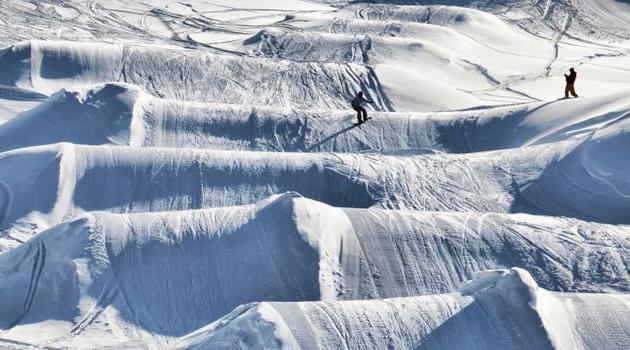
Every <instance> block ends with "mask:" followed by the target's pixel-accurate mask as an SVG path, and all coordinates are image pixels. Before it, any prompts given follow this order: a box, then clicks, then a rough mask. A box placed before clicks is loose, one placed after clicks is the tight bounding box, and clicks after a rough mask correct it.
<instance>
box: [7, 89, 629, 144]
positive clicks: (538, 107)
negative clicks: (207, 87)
mask: <svg viewBox="0 0 630 350" xmlns="http://www.w3.org/2000/svg"><path fill="white" fill-rule="evenodd" d="M627 96H628V94H627V92H623V93H614V94H607V95H602V96H597V97H587V98H583V99H579V100H572V101H570V100H560V101H552V102H537V103H529V104H519V105H515V106H507V107H494V108H480V109H475V110H465V111H457V112H432V113H400V112H397V113H392V112H389V113H381V112H374V113H371V116H372V117H373V119H372V120H371V121H370V123H367V124H363V125H361V126H360V127H359V126H356V125H353V124H352V123H353V122H354V121H355V116H354V113H353V112H346V111H341V110H300V109H289V108H279V107H249V106H243V105H232V104H216V103H202V102H190V101H181V100H173V99H162V98H156V97H153V96H150V95H149V94H147V93H145V92H143V91H142V90H141V89H140V88H139V87H137V86H134V85H127V84H121V83H105V84H97V85H88V86H80V87H74V88H68V89H63V90H61V91H59V92H57V93H55V94H54V95H53V96H52V97H50V98H49V99H48V100H47V101H46V102H45V103H42V104H41V105H40V106H37V107H36V108H34V109H32V110H29V111H27V112H24V113H22V114H20V115H19V116H18V117H16V118H14V119H13V120H11V121H10V122H7V123H5V124H3V125H0V150H1V151H6V150H11V149H16V148H20V147H29V146H38V145H45V144H50V143H56V142H72V143H75V144H87V145H99V144H111V145H131V146H145V147H146V146H151V147H155V146H158V147H186V148H207V149H225V150H230V149H231V150H251V151H273V152H278V151H280V152H282V151H288V152H295V151H298V152H321V151H333V152H344V153H345V152H358V151H374V152H384V153H389V154H395V153H401V152H402V153H404V152H412V153H413V152H416V153H417V152H420V151H422V150H424V151H425V152H428V153H431V152H436V151H442V152H448V153H467V152H478V151H487V150H498V149H505V148H517V147H521V146H524V145H532V144H544V143H552V142H558V141H564V140H569V139H579V138H584V137H588V136H589V135H591V134H593V133H594V132H596V131H597V130H599V129H601V128H605V127H607V126H609V125H612V124H614V123H616V122H617V121H622V120H623V119H625V118H626V117H627V116H628V114H627V113H628V111H629V110H630V99H629V98H628V97H627Z"/></svg>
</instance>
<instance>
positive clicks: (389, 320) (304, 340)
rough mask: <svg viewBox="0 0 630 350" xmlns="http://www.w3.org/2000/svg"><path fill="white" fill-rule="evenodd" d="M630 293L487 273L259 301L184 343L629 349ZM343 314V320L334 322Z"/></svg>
mask: <svg viewBox="0 0 630 350" xmlns="http://www.w3.org/2000/svg"><path fill="white" fill-rule="evenodd" d="M628 302H629V299H628V296H626V295H611V294H599V295H594V294H567V293H552V292H549V291H546V290H544V289H542V288H539V287H538V286H537V285H536V283H535V282H534V281H533V279H532V278H531V276H530V275H529V274H528V273H527V272H526V271H524V270H521V269H518V268H515V269H510V270H495V271H487V272H483V273H480V274H478V275H477V276H476V278H475V279H474V280H472V281H471V282H469V283H468V284H465V285H463V286H462V287H461V289H460V290H459V291H458V292H455V293H451V294H442V295H427V296H421V297H413V298H403V299H386V300H370V301H344V302H328V303H322V302H300V303H273V302H272V303H260V304H253V305H248V306H245V307H242V308H239V309H236V310H235V311H234V312H233V313H231V314H229V315H227V316H225V318H223V319H221V320H219V321H217V322H216V323H214V324H211V325H209V326H207V327H205V328H203V329H201V330H199V331H197V332H194V333H193V334H190V335H188V336H186V337H184V338H182V339H181V340H180V341H179V342H178V343H176V346H175V348H178V349H206V348H214V349H245V348H250V347H257V346H265V347H269V348H281V347H282V348H304V347H308V348H317V349H332V348H335V349H366V348H368V349H372V348H405V349H461V348H480V349H481V348H483V349H505V348H510V349H531V348H536V349H565V348H566V349H589V348H593V347H598V346H605V347H606V348H607V349H624V348H626V347H628V346H629V345H630V343H628V339H627V337H624V336H618V334H627V333H628V332H630V325H629V324H628V323H624V322H621V323H620V320H623V319H627V318H628V317H630V308H629V307H628ZM333 324H334V326H332V325H333Z"/></svg>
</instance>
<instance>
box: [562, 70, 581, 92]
mask: <svg viewBox="0 0 630 350" xmlns="http://www.w3.org/2000/svg"><path fill="white" fill-rule="evenodd" d="M569 72H570V73H569V75H566V74H565V75H564V78H565V79H566V81H567V86H566V88H564V98H569V93H571V95H573V97H578V95H577V94H576V93H575V78H577V73H576V72H575V69H573V68H571V69H569Z"/></svg>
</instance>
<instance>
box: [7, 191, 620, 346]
mask: <svg viewBox="0 0 630 350" xmlns="http://www.w3.org/2000/svg"><path fill="white" fill-rule="evenodd" d="M629 240H630V231H629V230H628V227H625V226H616V227H615V226H602V225H596V224H591V223H588V222H580V221H578V220H571V219H555V218H545V219H544V220H540V219H539V218H537V217H535V216H528V215H500V214H494V215H479V214H458V213H421V212H409V211H388V210H373V209H339V208H334V207H330V206H328V205H325V204H322V203H318V202H315V201H312V200H309V199H306V198H302V197H300V196H298V195H297V194H293V193H285V194H283V195H280V196H275V197H272V198H269V199H267V200H264V201H262V202H259V203H257V204H255V205H247V206H237V207H227V208H217V209H203V210H194V211H180V212H165V213H136V214H105V213H93V214H87V215H84V216H83V217H82V218H80V219H77V220H74V221H71V222H67V223H63V224H60V225H58V226H55V227H53V228H52V229H50V230H48V231H45V232H43V233H41V234H40V235H38V236H37V237H35V238H34V239H32V240H30V241H29V242H27V243H25V244H24V245H22V246H20V247H18V248H16V249H13V250H11V251H10V252H8V253H5V254H3V255H2V256H0V261H1V262H2V264H0V266H2V270H0V272H1V273H2V275H3V276H4V277H3V280H2V283H1V284H0V290H2V291H3V295H5V296H6V298H4V299H3V300H2V301H0V303H1V305H2V307H3V310H6V312H5V313H3V315H2V318H0V322H1V325H2V327H3V328H7V327H9V328H11V327H13V328H12V329H11V330H10V331H9V334H12V333H18V334H19V333H20V332H28V331H29V330H33V329H34V328H32V327H38V326H37V323H35V322H33V321H34V320H33V319H32V318H31V317H36V316H35V315H40V314H42V313H45V314H46V315H49V316H48V317H50V318H53V319H56V320H59V321H60V322H61V324H59V325H58V326H57V328H63V329H64V330H65V331H64V332H70V333H72V334H74V335H75V336H77V335H81V334H82V332H83V331H84V330H85V329H86V328H89V327H90V325H91V324H92V323H94V322H96V323H98V322H102V320H103V317H106V315H113V314H116V315H117V316H116V320H115V321H114V320H111V322H114V323H116V322H118V323H120V327H123V326H124V325H125V324H132V325H133V326H135V327H141V328H142V329H143V330H146V331H148V332H150V333H153V334H155V335H159V336H162V337H166V338H173V337H177V336H182V335H185V334H186V333H188V332H192V331H194V330H196V329H198V328H200V327H202V326H204V325H206V324H208V323H211V322H213V321H215V320H217V319H219V318H220V317H221V316H222V315H225V314H227V313H229V312H230V311H231V310H232V309H233V308H235V307H237V306H238V305H241V304H246V303H250V302H258V301H304V300H311V301H315V300H324V301H336V300H355V299H375V298H392V297H407V296H414V295H423V294H432V293H439V292H449V291H452V290H454V289H456V288H457V287H458V286H459V285H460V284H461V283H462V282H464V281H466V280H468V279H470V278H472V277H473V276H474V275H475V273H476V272H478V271H482V270H488V269H496V268H505V267H507V266H521V267H523V268H526V269H527V270H528V271H531V272H532V275H533V278H532V277H529V278H530V279H532V281H534V280H535V281H537V282H538V284H540V285H542V286H544V287H546V288H548V289H551V290H556V291H583V292H584V291H597V292H604V291H608V292H611V291H614V292H621V291H627V290H628V288H630V276H629V275H628V273H627V271H628V266H629V264H630V260H628V257H627V255H624V254H625V253H626V251H625V250H624V249H623V248H622V247H624V246H626V245H627V244H629V243H630V242H628V241H629ZM147 262H150V263H147ZM39 266H45V269H43V270H42V269H41V268H39ZM33 271H35V274H33V273H32V272H33ZM191 274H192V275H194V276H207V278H201V279H198V278H190V275H191ZM243 276H247V277H246V278H244V277H243ZM216 281H221V282H220V283H216ZM532 283H534V284H535V283H536V282H532ZM469 289H470V288H469ZM64 291H75V292H73V294H70V295H68V294H67V293H66V292H64ZM182 291H186V293H182ZM24 295H27V296H29V297H28V298H29V299H28V300H29V303H28V304H27V305H26V306H23V305H22V304H21V303H20V302H19V301H21V300H23V298H24ZM156 305H160V307H156ZM25 307H27V308H28V309H25ZM200 309H203V310H204V312H201V313H200V312H198V310H200ZM107 317H110V316H107ZM18 324H19V326H18ZM110 327H115V325H111V326H110ZM119 340H121V341H123V340H124V339H119Z"/></svg>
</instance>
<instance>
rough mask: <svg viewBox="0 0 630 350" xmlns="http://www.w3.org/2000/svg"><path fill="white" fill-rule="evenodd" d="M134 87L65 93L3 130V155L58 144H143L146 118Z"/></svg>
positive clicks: (111, 86) (109, 86)
mask: <svg viewBox="0 0 630 350" xmlns="http://www.w3.org/2000/svg"><path fill="white" fill-rule="evenodd" d="M140 97H141V92H140V91H139V90H138V89H137V88H135V87H134V86H127V85H121V84H103V85H97V86H90V88H87V87H85V88H74V89H71V90H65V89H62V90H61V91H59V92H57V93H55V94H54V95H53V96H51V97H50V98H49V99H48V100H46V101H45V102H44V103H42V104H40V105H39V106H37V107H35V108H34V109H31V110H29V111H26V112H24V113H21V114H19V115H18V116H17V117H15V118H13V119H11V120H10V121H8V122H7V123H4V124H2V125H1V126H0V151H6V150H11V149H16V148H22V147H29V146H37V145H45V144H51V143H57V142H72V143H77V144H94V145H98V144H123V145H132V146H140V145H142V144H143V138H144V134H145V133H144V130H143V128H144V125H143V121H142V119H141V118H142V116H141V115H138V113H135V114H136V115H134V106H135V105H136V103H137V100H138V99H139V98H140Z"/></svg>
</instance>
